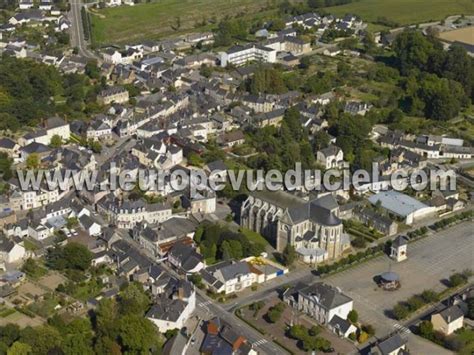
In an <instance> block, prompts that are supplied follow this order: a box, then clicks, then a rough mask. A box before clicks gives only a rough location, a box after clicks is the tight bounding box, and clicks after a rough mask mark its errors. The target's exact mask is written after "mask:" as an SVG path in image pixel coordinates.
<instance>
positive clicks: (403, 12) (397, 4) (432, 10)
mask: <svg viewBox="0 0 474 355" xmlns="http://www.w3.org/2000/svg"><path fill="white" fill-rule="evenodd" d="M325 10H326V11H327V12H330V13H332V14H335V15H344V14H347V13H351V14H355V15H358V16H360V17H362V19H364V20H365V21H367V22H372V23H374V22H377V19H378V18H380V17H385V18H387V19H389V20H391V21H394V22H396V23H398V24H399V25H401V26H403V25H408V24H416V23H423V22H431V21H439V20H442V19H444V18H445V17H447V16H449V15H460V14H465V15H470V14H471V15H472V14H474V2H473V1H472V0H358V1H354V2H353V3H350V4H347V5H342V6H334V7H328V8H325Z"/></svg>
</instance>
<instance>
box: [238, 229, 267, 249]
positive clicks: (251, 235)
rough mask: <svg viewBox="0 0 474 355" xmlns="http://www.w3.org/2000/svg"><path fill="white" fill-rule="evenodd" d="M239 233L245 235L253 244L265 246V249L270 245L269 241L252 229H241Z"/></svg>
mask: <svg viewBox="0 0 474 355" xmlns="http://www.w3.org/2000/svg"><path fill="white" fill-rule="evenodd" d="M239 232H240V233H242V234H243V235H245V236H246V237H247V238H248V240H249V241H250V242H252V243H257V244H261V245H264V246H265V247H266V246H267V245H269V244H270V243H269V242H268V240H266V239H265V238H264V237H263V236H262V235H261V234H260V233H257V232H254V231H251V230H250V229H247V228H239Z"/></svg>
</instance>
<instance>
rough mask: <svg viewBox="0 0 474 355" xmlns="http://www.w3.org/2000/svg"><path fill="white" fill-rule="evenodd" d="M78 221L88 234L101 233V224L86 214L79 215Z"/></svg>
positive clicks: (95, 234)
mask: <svg viewBox="0 0 474 355" xmlns="http://www.w3.org/2000/svg"><path fill="white" fill-rule="evenodd" d="M79 223H80V224H81V226H82V228H84V230H85V231H86V232H87V233H89V235H92V236H97V235H100V234H101V233H102V227H101V225H100V224H99V223H97V222H96V221H94V220H93V219H92V218H91V217H89V216H88V215H86V214H84V215H82V216H81V217H79Z"/></svg>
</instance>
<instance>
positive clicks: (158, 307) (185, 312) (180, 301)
mask: <svg viewBox="0 0 474 355" xmlns="http://www.w3.org/2000/svg"><path fill="white" fill-rule="evenodd" d="M195 308H196V291H195V290H194V286H193V285H192V284H191V283H189V282H187V281H183V280H174V282H170V283H168V285H167V286H166V288H165V290H164V292H163V293H161V294H159V295H158V296H157V297H156V299H155V303H154V304H153V306H152V307H151V308H150V310H149V311H148V312H147V314H146V317H147V318H148V319H149V320H150V321H151V322H153V323H154V324H155V325H156V327H157V328H158V330H159V331H160V333H165V332H166V331H168V330H173V329H181V328H183V327H184V325H185V322H186V321H187V320H188V319H189V317H190V316H191V314H192V313H193V311H194V310H195Z"/></svg>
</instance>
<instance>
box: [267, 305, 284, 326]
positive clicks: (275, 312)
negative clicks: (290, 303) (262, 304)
mask: <svg viewBox="0 0 474 355" xmlns="http://www.w3.org/2000/svg"><path fill="white" fill-rule="evenodd" d="M285 307H286V306H285V304H284V303H283V302H279V303H278V304H276V305H275V306H273V307H270V308H269V309H268V312H267V314H266V318H267V320H268V321H269V322H270V323H276V322H278V321H279V320H280V318H281V315H282V313H283V311H284V310H285Z"/></svg>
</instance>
